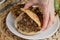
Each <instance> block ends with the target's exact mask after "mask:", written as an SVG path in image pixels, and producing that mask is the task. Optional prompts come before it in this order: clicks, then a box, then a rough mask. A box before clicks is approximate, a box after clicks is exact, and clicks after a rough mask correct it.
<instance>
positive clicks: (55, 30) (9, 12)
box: [6, 12, 59, 39]
mask: <svg viewBox="0 0 60 40" xmlns="http://www.w3.org/2000/svg"><path fill="white" fill-rule="evenodd" d="M9 14H10V12H9ZM9 14H8V15H9ZM8 15H7V17H8ZM58 20H59V19H58ZM6 21H7V18H6ZM6 25H7V22H6ZM7 27H8V25H7ZM58 28H59V23H58V27H57V29H56V30H55V32H56V31H57V30H58ZM8 29H9V28H8ZM9 30H10V29H9ZM10 31H11V30H10ZM55 32H53V33H52V34H51V35H49V36H47V37H44V38H49V37H50V36H52V35H53V34H54V33H55ZM13 34H14V33H13ZM14 35H16V34H14ZM16 36H17V35H16ZM22 38H24V37H22ZM44 38H39V39H44ZM25 39H29V38H25ZM34 39H35V38H34Z"/></svg>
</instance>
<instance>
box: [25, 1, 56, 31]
mask: <svg viewBox="0 0 60 40" xmlns="http://www.w3.org/2000/svg"><path fill="white" fill-rule="evenodd" d="M35 4H37V5H39V9H40V11H41V12H42V14H43V25H42V29H41V30H45V29H46V28H47V27H49V26H51V25H52V23H53V22H54V14H55V12H54V11H55V10H54V0H31V1H29V2H28V3H27V4H26V5H25V7H24V8H25V9H28V8H29V7H30V6H33V5H35Z"/></svg>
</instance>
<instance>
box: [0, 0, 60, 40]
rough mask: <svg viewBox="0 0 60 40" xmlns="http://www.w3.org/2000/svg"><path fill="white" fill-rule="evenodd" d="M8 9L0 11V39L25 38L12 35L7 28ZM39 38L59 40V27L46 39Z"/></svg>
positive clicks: (2, 6)
mask: <svg viewBox="0 0 60 40" xmlns="http://www.w3.org/2000/svg"><path fill="white" fill-rule="evenodd" d="M10 2H11V0H7V1H6V2H5V3H4V4H2V5H0V9H2V8H4V7H5V6H6V5H7V4H9V3H10ZM9 11H10V8H8V9H6V10H5V11H3V12H0V40H27V39H23V38H20V37H18V36H16V35H14V34H13V33H11V32H10V30H9V29H8V28H7V26H6V16H7V14H8V12H9ZM41 40H60V28H59V29H58V30H57V32H56V33H55V34H54V35H53V36H51V37H49V38H46V39H41Z"/></svg>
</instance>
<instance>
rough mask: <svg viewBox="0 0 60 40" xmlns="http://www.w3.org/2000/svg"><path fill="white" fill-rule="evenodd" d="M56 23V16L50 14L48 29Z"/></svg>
mask: <svg viewBox="0 0 60 40" xmlns="http://www.w3.org/2000/svg"><path fill="white" fill-rule="evenodd" d="M54 21H55V18H54V14H50V15H49V23H48V27H50V26H51V25H52V24H53V23H54Z"/></svg>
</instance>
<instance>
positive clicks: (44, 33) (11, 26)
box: [6, 12, 59, 39]
mask: <svg viewBox="0 0 60 40" xmlns="http://www.w3.org/2000/svg"><path fill="white" fill-rule="evenodd" d="M14 21H15V20H14V18H13V17H12V15H11V12H9V14H8V15H7V18H6V24H7V27H8V28H9V30H10V31H11V32H12V33H13V34H15V35H17V36H19V37H22V38H25V39H44V38H48V37H50V36H52V35H53V34H54V33H55V32H56V31H57V29H58V28H59V17H58V16H56V22H55V23H54V24H53V25H52V26H51V27H49V28H47V29H46V30H45V31H42V32H39V34H36V35H33V36H26V35H23V34H21V33H19V32H17V31H16V30H15V28H14Z"/></svg>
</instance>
